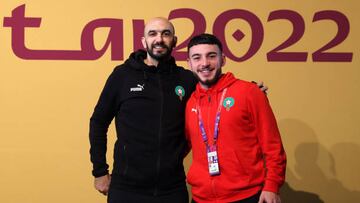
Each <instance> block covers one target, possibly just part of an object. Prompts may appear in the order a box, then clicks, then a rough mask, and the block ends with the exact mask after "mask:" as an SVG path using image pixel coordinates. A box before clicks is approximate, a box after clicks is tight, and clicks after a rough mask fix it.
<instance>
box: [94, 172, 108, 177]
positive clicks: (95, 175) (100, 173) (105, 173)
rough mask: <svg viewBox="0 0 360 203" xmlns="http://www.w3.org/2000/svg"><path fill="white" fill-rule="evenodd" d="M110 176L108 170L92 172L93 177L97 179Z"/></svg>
mask: <svg viewBox="0 0 360 203" xmlns="http://www.w3.org/2000/svg"><path fill="white" fill-rule="evenodd" d="M107 174H109V171H108V170H106V171H93V172H92V175H93V176H94V177H95V178H98V177H101V176H104V175H107Z"/></svg>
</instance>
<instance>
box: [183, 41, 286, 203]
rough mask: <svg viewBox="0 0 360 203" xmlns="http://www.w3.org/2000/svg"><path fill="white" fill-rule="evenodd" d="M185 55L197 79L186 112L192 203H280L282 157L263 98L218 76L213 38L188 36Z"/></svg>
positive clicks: (220, 61) (220, 62)
mask: <svg viewBox="0 0 360 203" xmlns="http://www.w3.org/2000/svg"><path fill="white" fill-rule="evenodd" d="M188 56H189V58H188V64H189V67H190V68H191V70H192V71H193V73H194V75H195V76H196V77H197V78H198V80H199V83H198V85H197V86H196V90H195V91H194V93H193V94H192V95H191V97H190V99H189V101H188V103H187V106H186V111H185V114H186V117H185V121H186V124H185V126H186V136H187V137H188V140H189V145H190V146H191V148H192V152H193V153H192V154H193V161H192V164H191V167H190V169H189V172H188V175H187V180H188V183H189V184H190V185H191V186H192V190H191V191H192V195H193V196H192V197H193V202H199V203H213V202H236V203H265V202H266V203H280V197H279V195H278V192H279V188H280V187H281V185H282V184H283V183H284V179H285V168H286V157H285V152H284V149H283V146H282V143H281V138H280V133H279V130H278V127H277V124H276V120H275V117H274V114H273V112H272V110H271V107H270V105H269V102H268V100H267V98H266V96H265V95H264V94H263V93H262V92H261V91H260V90H259V88H258V87H257V86H256V85H255V84H253V83H250V82H246V81H243V80H239V79H236V78H235V77H234V75H233V74H232V73H225V74H222V71H221V68H222V67H223V66H224V65H225V56H224V54H223V53H222V44H221V42H220V41H219V40H218V39H217V38H216V37H215V36H214V35H210V34H201V35H198V36H195V37H194V38H192V39H191V40H190V42H189V44H188Z"/></svg>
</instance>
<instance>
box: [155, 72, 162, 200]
mask: <svg viewBox="0 0 360 203" xmlns="http://www.w3.org/2000/svg"><path fill="white" fill-rule="evenodd" d="M158 81H159V89H160V120H159V136H158V157H157V161H156V183H155V188H154V196H157V194H158V184H159V176H160V158H161V157H160V154H161V153H160V148H161V147H160V143H161V136H162V130H161V129H162V115H163V110H164V109H163V103H164V94H163V92H162V83H161V75H160V74H158Z"/></svg>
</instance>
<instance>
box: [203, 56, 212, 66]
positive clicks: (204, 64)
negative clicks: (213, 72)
mask: <svg viewBox="0 0 360 203" xmlns="http://www.w3.org/2000/svg"><path fill="white" fill-rule="evenodd" d="M209 64H210V63H209V60H208V59H207V58H206V57H204V58H203V59H202V60H201V66H202V67H207V66H209Z"/></svg>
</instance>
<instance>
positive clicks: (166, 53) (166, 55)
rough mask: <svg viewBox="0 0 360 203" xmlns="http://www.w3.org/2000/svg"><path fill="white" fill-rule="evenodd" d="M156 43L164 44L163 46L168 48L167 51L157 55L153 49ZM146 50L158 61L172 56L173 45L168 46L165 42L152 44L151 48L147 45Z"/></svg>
mask: <svg viewBox="0 0 360 203" xmlns="http://www.w3.org/2000/svg"><path fill="white" fill-rule="evenodd" d="M156 45H160V46H162V47H163V48H165V49H166V51H165V52H164V53H162V54H158V55H155V54H154V52H153V51H152V50H153V48H154V46H156ZM146 51H147V53H148V54H149V55H150V56H151V58H153V59H155V60H157V61H163V60H165V59H169V58H170V56H171V52H172V47H168V46H166V45H165V44H164V43H160V44H154V45H151V48H149V46H148V45H146Z"/></svg>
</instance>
